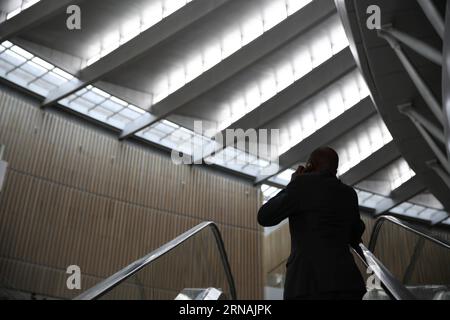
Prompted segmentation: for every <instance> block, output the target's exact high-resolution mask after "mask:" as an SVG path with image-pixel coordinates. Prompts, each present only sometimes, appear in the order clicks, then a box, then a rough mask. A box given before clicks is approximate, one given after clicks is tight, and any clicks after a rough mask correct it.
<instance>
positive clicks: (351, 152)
mask: <svg viewBox="0 0 450 320" xmlns="http://www.w3.org/2000/svg"><path fill="white" fill-rule="evenodd" d="M391 141H392V136H391V134H390V132H389V130H388V129H387V127H386V125H385V124H384V122H383V120H382V119H381V117H380V116H378V115H375V116H373V117H371V118H370V119H369V120H366V121H364V122H363V123H362V124H360V125H358V126H357V127H356V128H354V129H353V130H351V131H350V132H348V133H347V134H345V135H343V136H342V137H340V138H338V140H337V141H336V142H334V143H332V145H331V147H333V148H334V149H335V150H336V151H337V153H338V154H339V169H338V175H343V174H344V173H345V172H347V171H348V170H350V169H351V168H353V167H354V166H355V165H357V164H358V163H360V162H361V161H362V160H364V159H366V158H367V157H369V156H370V155H372V154H373V153H374V152H376V151H378V150H380V149H381V148H382V147H383V146H385V145H386V144H388V143H389V142H391Z"/></svg>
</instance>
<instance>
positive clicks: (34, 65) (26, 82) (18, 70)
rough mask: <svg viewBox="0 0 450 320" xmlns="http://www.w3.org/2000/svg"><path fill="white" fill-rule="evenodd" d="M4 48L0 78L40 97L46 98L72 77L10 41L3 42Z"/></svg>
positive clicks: (0, 59)
mask: <svg viewBox="0 0 450 320" xmlns="http://www.w3.org/2000/svg"><path fill="white" fill-rule="evenodd" d="M2 48H3V51H2V52H1V53H0V71H1V73H0V76H2V77H4V78H6V79H7V80H9V81H11V82H14V83H16V84H18V85H20V86H23V87H24V88H27V89H29V90H31V91H33V92H35V93H37V94H39V95H42V96H46V95H47V94H48V93H49V92H50V91H51V90H53V89H55V88H56V87H58V86H59V85H61V84H62V83H65V82H66V81H67V80H68V78H70V77H71V76H69V74H68V73H66V72H64V71H63V70H61V69H59V68H56V67H55V66H53V65H52V64H50V63H48V62H45V61H44V60H42V59H40V58H38V57H35V56H34V55H33V54H31V53H30V52H28V51H26V50H24V49H23V48H20V47H18V46H16V45H13V44H12V43H11V42H9V41H5V42H3V43H2ZM10 66H13V67H12V68H11V67H10Z"/></svg>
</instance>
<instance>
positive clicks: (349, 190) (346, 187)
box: [339, 180, 358, 197]
mask: <svg viewBox="0 0 450 320" xmlns="http://www.w3.org/2000/svg"><path fill="white" fill-rule="evenodd" d="M339 182H340V183H341V185H342V188H343V189H344V190H345V191H346V192H348V193H349V194H351V195H352V196H354V197H358V194H357V193H356V190H355V189H354V188H353V187H352V186H349V185H347V184H345V183H343V182H342V181H341V180H339Z"/></svg>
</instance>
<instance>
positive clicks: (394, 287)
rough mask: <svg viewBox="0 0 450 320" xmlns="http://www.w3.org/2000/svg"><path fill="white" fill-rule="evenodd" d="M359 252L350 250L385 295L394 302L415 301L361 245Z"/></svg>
mask: <svg viewBox="0 0 450 320" xmlns="http://www.w3.org/2000/svg"><path fill="white" fill-rule="evenodd" d="M359 248H360V249H361V251H359V250H355V249H354V248H351V249H352V250H353V251H354V252H355V254H356V255H357V256H358V258H359V259H360V260H361V261H362V263H363V264H364V265H365V266H366V267H368V268H370V269H371V270H372V272H373V273H374V274H375V276H376V277H377V278H378V279H379V280H380V282H381V284H382V285H383V289H384V290H385V291H386V293H387V294H388V295H389V296H390V297H392V298H394V299H395V300H416V297H415V296H414V295H413V294H412V293H411V291H409V290H408V288H406V287H405V285H403V283H401V282H400V281H399V280H397V278H396V277H395V276H394V275H393V274H392V273H391V272H390V271H389V270H388V269H387V268H386V267H385V266H384V265H383V264H382V263H381V261H380V260H378V259H377V258H376V257H375V255H374V254H373V253H372V252H370V251H369V249H367V248H366V247H365V246H364V245H363V244H362V243H360V244H359Z"/></svg>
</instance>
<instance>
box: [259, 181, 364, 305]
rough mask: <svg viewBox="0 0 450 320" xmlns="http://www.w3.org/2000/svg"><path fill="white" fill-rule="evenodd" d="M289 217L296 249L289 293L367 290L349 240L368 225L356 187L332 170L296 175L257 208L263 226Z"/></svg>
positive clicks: (303, 295) (355, 241) (287, 284)
mask: <svg viewBox="0 0 450 320" xmlns="http://www.w3.org/2000/svg"><path fill="white" fill-rule="evenodd" d="M286 218H289V228H290V233H291V255H290V256H289V259H288V262H287V264H286V267H287V272H286V281H285V288H284V297H285V299H296V298H311V297H320V296H321V295H326V294H328V293H336V292H338V293H339V292H343V293H346V292H347V293H348V292H361V293H362V292H365V290H366V288H365V284H364V280H363V278H362V276H361V273H360V272H359V270H358V268H357V266H356V264H355V261H354V260H353V256H352V254H351V252H350V249H349V245H351V246H353V247H357V246H358V244H359V242H360V239H361V235H362V234H363V232H364V229H365V226H364V223H363V222H362V221H361V219H360V216H359V206H358V198H357V195H356V192H355V190H354V189H353V188H351V187H349V186H347V185H345V184H343V183H342V182H341V181H340V180H338V179H337V178H336V177H335V176H334V175H332V174H331V173H328V172H321V173H308V174H303V175H301V176H299V177H297V178H296V179H295V180H294V181H292V182H291V183H290V184H289V185H288V186H287V187H286V188H285V189H284V190H282V191H281V192H280V193H278V194H277V195H276V196H275V197H274V198H272V199H271V200H269V201H268V202H267V203H266V204H264V205H263V206H262V207H261V209H260V210H259V212H258V222H259V224H261V225H262V226H265V227H268V226H274V225H277V224H279V223H280V222H281V221H283V220H284V219H286Z"/></svg>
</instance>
